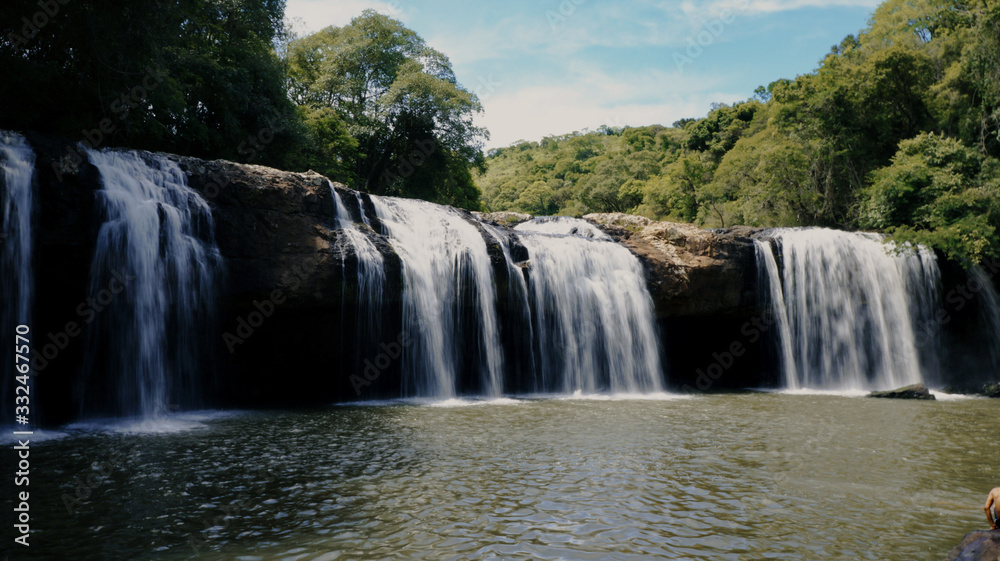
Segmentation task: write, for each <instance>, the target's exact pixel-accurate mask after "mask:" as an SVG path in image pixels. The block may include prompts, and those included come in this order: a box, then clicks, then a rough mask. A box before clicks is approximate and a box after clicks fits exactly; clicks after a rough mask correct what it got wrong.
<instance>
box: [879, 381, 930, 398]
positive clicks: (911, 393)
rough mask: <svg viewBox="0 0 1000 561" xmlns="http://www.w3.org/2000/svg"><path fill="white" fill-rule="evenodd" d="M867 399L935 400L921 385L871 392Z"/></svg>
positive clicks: (925, 387)
mask: <svg viewBox="0 0 1000 561" xmlns="http://www.w3.org/2000/svg"><path fill="white" fill-rule="evenodd" d="M868 397H884V398H889V399H935V398H934V395H933V394H931V392H930V390H928V389H927V386H925V385H923V384H913V385H912V386H905V387H902V388H897V389H895V390H888V391H882V392H872V393H870V394H868Z"/></svg>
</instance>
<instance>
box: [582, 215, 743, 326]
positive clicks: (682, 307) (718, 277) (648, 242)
mask: <svg viewBox="0 0 1000 561" xmlns="http://www.w3.org/2000/svg"><path fill="white" fill-rule="evenodd" d="M584 219H586V220H589V221H591V222H593V223H595V224H597V225H599V226H601V229H602V230H604V231H605V232H606V233H607V234H608V235H610V236H611V237H613V238H615V239H616V240H617V241H619V242H620V243H622V244H623V245H625V246H626V247H628V248H629V249H631V250H632V252H633V253H635V254H636V255H638V256H639V259H640V260H642V262H643V264H644V265H645V267H646V271H647V281H648V285H649V291H650V294H651V295H652V297H653V303H654V304H655V306H656V313H657V316H659V317H661V318H663V317H690V316H706V315H729V316H733V315H749V314H751V313H753V312H755V311H756V308H755V307H756V306H757V304H758V302H757V299H756V293H755V290H754V283H755V281H756V274H757V273H756V266H755V261H754V246H753V240H752V239H751V238H750V236H751V235H752V234H753V233H754V232H756V231H757V230H755V229H753V228H745V227H741V228H731V229H727V230H705V229H703V228H699V227H697V226H695V225H693V224H680V223H674V222H658V221H655V220H650V219H648V218H643V217H641V216H632V215H628V214H622V213H607V214H588V215H586V216H584Z"/></svg>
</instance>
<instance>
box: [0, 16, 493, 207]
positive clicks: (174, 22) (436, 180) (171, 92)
mask: <svg viewBox="0 0 1000 561" xmlns="http://www.w3.org/2000/svg"><path fill="white" fill-rule="evenodd" d="M284 9H285V2H284V0H130V1H124V0H101V1H97V0H5V3H4V7H3V10H2V11H0V76H4V77H5V79H3V80H0V107H2V108H3V109H2V110H0V128H2V129H13V130H34V131H40V132H46V133H52V134H57V135H62V136H65V137H67V138H68V139H70V140H74V141H75V140H80V141H84V142H85V143H88V144H89V145H91V146H94V147H107V146H124V147H130V148H143V149H148V150H162V151H168V152H174V153H178V154H183V155H192V156H199V157H204V158H226V159H231V160H235V161H240V162H253V163H261V164H267V165H272V166H275V167H279V168H284V169H290V170H298V171H305V170H306V169H310V168H311V169H315V170H317V171H321V172H323V173H326V174H328V175H329V176H330V177H331V178H332V179H334V180H338V181H342V182H345V183H347V184H349V185H351V186H353V187H356V188H360V189H370V190H372V191H375V192H379V193H391V194H397V195H402V196H409V197H420V198H425V199H429V200H434V201H437V202H442V203H450V204H455V205H458V206H463V207H466V208H478V207H479V206H480V201H479V191H478V189H477V188H476V186H475V185H474V183H473V181H472V175H471V170H472V169H473V167H475V166H481V165H482V161H483V156H482V151H481V145H482V140H483V139H484V138H485V131H483V130H480V129H478V128H476V127H474V126H473V125H472V124H471V115H472V114H474V113H475V112H477V111H479V110H480V109H481V108H480V106H479V102H478V100H477V99H476V98H475V96H474V95H473V94H471V93H469V92H467V91H466V90H464V89H462V88H461V86H459V85H458V84H457V82H456V80H455V76H454V73H453V72H452V70H451V66H450V63H449V62H448V59H447V57H445V56H444V55H442V54H441V53H438V52H436V51H434V50H433V49H430V48H429V47H427V46H426V45H425V44H424V42H423V40H422V39H420V37H418V36H417V35H416V34H415V33H414V32H413V31H411V30H409V29H406V28H405V27H403V26H402V24H400V23H399V22H398V21H395V20H392V19H390V18H388V17H385V16H381V15H378V14H376V13H374V12H365V13H364V14H363V15H361V16H360V17H358V18H355V20H354V21H352V22H351V24H350V25H347V26H344V27H342V28H328V29H325V30H323V31H321V32H319V33H317V34H315V35H312V36H309V37H304V38H298V39H294V40H293V38H291V37H289V36H288V35H287V33H286V32H285V28H284V23H283V20H284ZM72 151H73V148H72V146H70V147H68V152H72Z"/></svg>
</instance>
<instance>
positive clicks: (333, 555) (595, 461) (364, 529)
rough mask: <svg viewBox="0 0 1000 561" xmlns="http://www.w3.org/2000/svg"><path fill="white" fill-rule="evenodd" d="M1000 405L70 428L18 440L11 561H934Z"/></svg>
mask: <svg viewBox="0 0 1000 561" xmlns="http://www.w3.org/2000/svg"><path fill="white" fill-rule="evenodd" d="M998 412H1000V402H998V401H993V400H987V399H948V400H940V401H934V402H914V401H892V400H874V399H865V398H862V397H846V396H837V395H810V394H805V395H803V394H788V393H785V394H775V393H746V394H729V395H709V396H694V397H688V398H670V397H667V396H662V399H657V398H655V397H654V398H647V399H613V398H594V399H572V398H525V399H500V400H496V401H493V402H472V403H470V402H462V401H454V400H453V401H448V402H444V403H438V404H415V403H413V402H409V403H379V404H365V405H343V406H331V407H329V408H324V409H321V410H310V411H296V412H246V413H209V414H204V415H198V414H194V415H191V414H188V415H181V416H178V417H175V418H174V420H173V421H172V422H170V423H162V422H161V423H145V424H142V425H140V426H138V427H134V426H133V427H129V426H128V425H127V423H126V424H122V423H121V422H116V423H115V424H109V425H101V424H99V423H98V424H85V425H74V426H71V427H68V428H65V429H63V430H62V431H61V432H60V433H57V434H55V435H52V434H50V437H52V438H50V439H49V440H43V441H36V442H33V443H32V448H31V460H32V461H31V466H32V477H31V498H32V502H31V509H32V510H31V512H32V534H31V541H32V545H31V550H30V553H31V556H30V558H31V559H33V560H37V559H75V560H85V559H86V560H89V559H154V560H172V559H204V560H210V559H219V560H221V559H227V560H229V559H239V560H242V561H251V560H265V559H267V560H269V559H284V560H323V561H326V560H331V559H456V560H457V559H621V560H625V559H652V558H659V559H712V560H758V559H768V558H773V559H823V560H832V559H845V560H846V559H878V560H884V561H891V560H900V561H902V560H906V561H913V560H919V559H929V560H930V559H934V560H937V559H942V558H944V557H945V556H946V554H947V553H948V551H949V550H950V549H951V548H952V547H954V546H955V545H957V544H958V542H959V541H960V540H961V538H962V536H963V535H964V534H965V533H966V532H968V531H971V530H975V529H983V528H984V527H985V519H984V516H983V513H982V510H981V504H982V501H983V499H984V498H985V495H986V492H987V491H988V490H989V489H990V488H991V487H993V486H994V485H995V484H996V483H997V479H998V475H1000V466H998V464H997V454H996V451H997V445H996V443H995V429H994V428H993V427H992V425H991V423H992V422H993V421H994V420H995V419H996V418H997V413H998ZM185 423H187V424H186V425H185ZM136 429H139V430H144V431H150V430H152V431H161V430H162V431H164V432H132V431H134V430H136ZM91 474H95V475H91ZM101 474H103V475H101ZM81 486H82V487H81ZM9 497H10V495H9V494H5V500H6V503H5V508H4V510H5V511H6V512H8V513H9V512H11V508H10V507H9V506H8V505H9V504H10V501H9ZM67 505H69V506H68V507H67ZM69 510H72V513H70V512H69ZM14 553H20V552H18V551H14ZM14 558H15V559H18V558H19V557H14Z"/></svg>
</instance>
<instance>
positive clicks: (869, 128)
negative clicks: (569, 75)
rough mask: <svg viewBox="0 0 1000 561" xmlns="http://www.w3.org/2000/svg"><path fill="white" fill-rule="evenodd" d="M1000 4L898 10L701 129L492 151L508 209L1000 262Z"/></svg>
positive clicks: (918, 0) (492, 188)
mask: <svg viewBox="0 0 1000 561" xmlns="http://www.w3.org/2000/svg"><path fill="white" fill-rule="evenodd" d="M997 158H1000V2H997V1H996V0H985V1H984V0H975V1H967V0H957V1H956V0H888V1H886V2H884V3H883V4H882V5H880V6H879V8H878V9H877V10H876V12H875V13H874V15H873V16H872V18H871V20H870V22H869V25H868V27H867V28H866V29H864V30H863V31H861V32H860V33H859V34H858V35H857V36H853V35H852V36H848V37H847V38H845V39H844V40H843V41H842V42H841V44H840V45H837V46H834V47H833V48H832V49H831V52H830V53H829V54H827V55H826V57H825V58H824V59H823V60H822V61H821V63H820V65H819V68H818V69H817V70H816V71H815V72H813V73H810V74H807V75H803V76H799V77H797V78H795V79H793V80H790V79H781V80H777V81H775V82H772V83H771V84H769V85H768V86H767V87H766V88H765V87H761V88H758V89H757V91H756V92H755V95H754V97H753V98H752V99H749V100H747V101H744V102H741V103H736V104H733V105H732V106H727V105H716V106H715V107H714V108H713V109H712V111H711V112H710V113H709V114H708V115H707V116H706V117H704V118H701V119H684V120H681V121H678V122H676V123H673V125H672V126H671V127H664V126H656V125H654V126H646V127H638V128H624V129H612V128H607V127H602V128H601V129H599V130H597V131H593V132H583V133H573V134H567V135H563V136H556V137H547V138H545V139H543V140H541V141H540V142H520V143H517V144H515V145H512V146H509V147H505V148H499V149H494V150H492V151H490V153H489V157H488V160H487V166H488V168H487V171H486V172H485V173H483V174H481V175H480V176H478V177H477V179H476V180H477V183H478V185H479V186H480V188H481V189H482V191H483V198H484V203H485V205H486V206H487V207H488V208H489V209H490V210H494V211H499V210H514V211H523V212H530V213H535V214H563V215H580V214H584V213H587V212H615V211H619V212H630V213H636V214H641V215H645V216H648V217H650V218H657V219H668V220H675V221H686V222H694V223H697V224H700V225H704V226H708V227H726V226H731V225H735V224H746V225H751V226H811V225H822V226H836V227H846V228H864V229H878V230H883V231H886V232H890V233H893V234H895V236H896V237H897V239H902V240H911V241H917V242H922V243H926V244H929V245H932V246H934V247H938V248H940V249H942V250H943V251H945V252H946V253H947V254H949V255H950V256H951V257H955V258H959V259H971V260H973V261H979V260H980V259H981V258H982V257H984V256H986V255H1000V236H998V231H997V229H998V227H1000V161H998V159H997Z"/></svg>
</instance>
